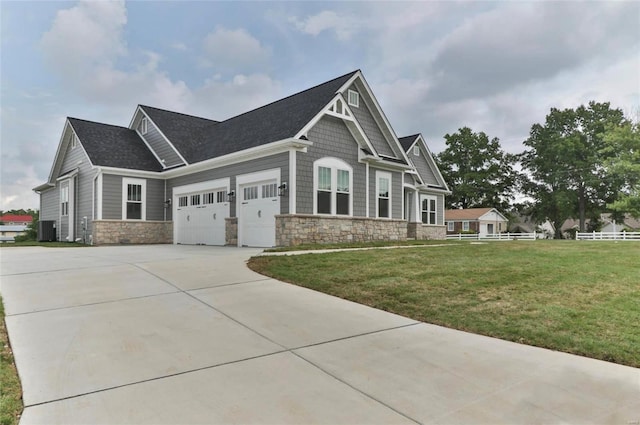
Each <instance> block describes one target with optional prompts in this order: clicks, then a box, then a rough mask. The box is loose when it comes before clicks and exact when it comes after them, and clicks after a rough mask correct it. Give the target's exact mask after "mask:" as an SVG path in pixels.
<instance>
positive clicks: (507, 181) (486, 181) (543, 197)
mask: <svg viewBox="0 0 640 425" xmlns="http://www.w3.org/2000/svg"><path fill="white" fill-rule="evenodd" d="M444 138H445V141H446V149H445V150H444V151H443V152H441V153H440V154H438V155H436V161H437V162H438V165H439V167H440V170H441V172H442V175H443V177H444V178H445V180H446V181H447V184H448V185H449V188H450V189H451V191H452V192H453V193H452V194H451V195H450V196H448V197H447V198H446V204H447V208H479V207H493V208H497V209H499V210H501V211H503V212H509V211H516V212H518V213H520V214H523V215H527V216H530V217H531V218H533V219H534V221H536V222H538V223H542V222H545V221H546V220H549V221H550V222H551V223H552V224H553V226H554V228H555V232H556V234H555V237H556V238H561V237H562V233H561V227H562V224H563V223H564V222H565V220H567V219H569V218H573V219H577V220H579V223H580V224H579V226H580V231H585V229H586V223H587V222H588V221H589V222H592V223H595V222H597V221H599V218H600V214H601V213H604V212H608V213H611V214H612V218H613V219H614V220H616V221H618V222H622V221H623V219H624V215H625V214H630V215H632V216H633V217H640V123H639V122H638V120H637V119H636V120H633V119H629V118H626V117H625V116H624V113H623V112H622V110H620V109H613V108H611V106H610V104H609V103H608V102H604V103H597V102H589V104H588V105H586V106H585V105H582V106H580V107H578V108H576V109H564V110H560V109H556V108H552V109H551V111H550V112H549V114H548V115H547V116H546V119H545V121H544V123H536V124H534V125H533V126H532V127H531V131H530V133H529V137H528V138H527V139H526V140H524V141H523V144H524V146H525V150H524V151H523V152H521V153H518V154H511V153H506V152H505V151H504V150H503V149H502V147H501V146H500V140H499V139H498V138H497V137H494V138H489V136H487V135H486V134H485V133H484V132H478V133H476V132H474V131H473V130H472V129H470V128H468V127H463V128H461V129H459V130H458V131H457V132H455V133H453V134H446V135H445V136H444ZM517 195H521V196H522V197H523V198H524V199H526V200H525V201H523V202H520V203H517V202H516V201H515V198H516V196H517Z"/></svg>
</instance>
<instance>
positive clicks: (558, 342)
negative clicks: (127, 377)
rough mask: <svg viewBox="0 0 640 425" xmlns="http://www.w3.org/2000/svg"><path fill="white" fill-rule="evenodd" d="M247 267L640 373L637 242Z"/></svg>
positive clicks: (471, 248) (434, 251) (370, 255)
mask: <svg viewBox="0 0 640 425" xmlns="http://www.w3.org/2000/svg"><path fill="white" fill-rule="evenodd" d="M249 266H250V267H251V268H252V269H253V270H255V271H257V272H259V273H262V274H265V275H267V276H271V277H273V278H276V279H279V280H283V281H285V282H290V283H294V284H296V285H300V286H304V287H307V288H311V289H315V290H318V291H322V292H325V293H328V294H331V295H336V296H338V297H341V298H345V299H348V300H352V301H355V302H358V303H361V304H366V305H369V306H372V307H375V308H379V309H382V310H387V311H390V312H393V313H396V314H400V315H402V316H406V317H410V318H412V319H416V320H420V321H424V322H427V323H433V324H437V325H442V326H446V327H450V328H454V329H460V330H464V331H469V332H474V333H478V334H482V335H488V336H493V337H497V338H502V339H506V340H510V341H515V342H520V343H524V344H530V345H535V346H539V347H545V348H550V349H554V350H559V351H564V352H568V353H574V354H578V355H584V356H588V357H593V358H597V359H601V360H607V361H611V362H615V363H620V364H625V365H629V366H634V367H640V351H639V350H638V349H637V348H638V347H640V243H636V242H618V243H616V242H588V241H514V242H491V243H486V244H470V243H457V244H447V245H446V246H434V247H421V248H408V249H402V250H370V251H356V252H348V251H346V252H337V253H329V254H306V255H299V256H281V257H271V256H266V257H254V258H252V259H251V260H250V261H249Z"/></svg>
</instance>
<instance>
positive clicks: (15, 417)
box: [0, 296, 22, 425]
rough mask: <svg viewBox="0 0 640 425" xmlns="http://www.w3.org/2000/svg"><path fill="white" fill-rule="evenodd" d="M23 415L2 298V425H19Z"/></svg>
mask: <svg viewBox="0 0 640 425" xmlns="http://www.w3.org/2000/svg"><path fill="white" fill-rule="evenodd" d="M21 413H22V390H21V387H20V379H18V372H17V371H16V366H15V364H14V362H13V353H12V352H11V347H10V346H9V338H8V336H7V328H6V326H5V323H4V305H3V304H2V297H1V296H0V425H14V424H17V423H18V421H19V419H20V414H21Z"/></svg>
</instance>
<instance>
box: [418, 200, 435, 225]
mask: <svg viewBox="0 0 640 425" xmlns="http://www.w3.org/2000/svg"><path fill="white" fill-rule="evenodd" d="M424 200H427V201H432V200H433V201H436V208H435V210H433V211H431V202H427V215H430V214H431V213H435V215H436V219H435V223H425V222H424V221H422V213H423V211H424V210H423V209H422V202H424ZM420 222H422V224H427V225H429V226H435V225H437V224H438V197H437V196H433V195H422V196H420Z"/></svg>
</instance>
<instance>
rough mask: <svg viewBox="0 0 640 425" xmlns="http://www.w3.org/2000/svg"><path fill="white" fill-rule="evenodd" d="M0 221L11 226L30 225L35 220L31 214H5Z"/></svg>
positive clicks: (0, 217)
mask: <svg viewBox="0 0 640 425" xmlns="http://www.w3.org/2000/svg"><path fill="white" fill-rule="evenodd" d="M0 222H2V223H3V224H5V225H10V226H11V225H15V226H28V225H30V224H31V223H32V222H33V217H31V216H30V215H17V214H4V215H2V216H0Z"/></svg>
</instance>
